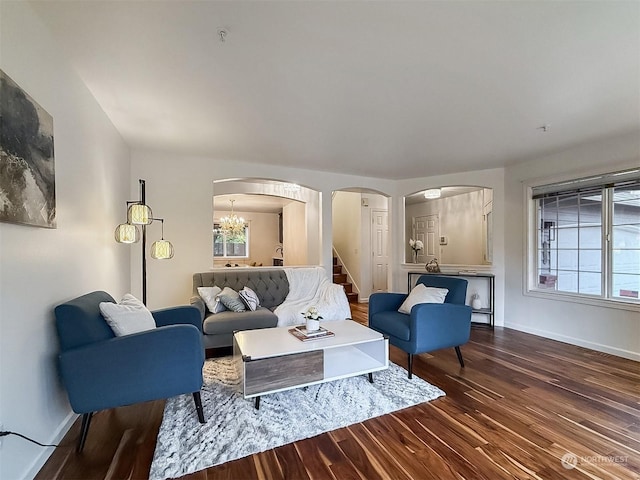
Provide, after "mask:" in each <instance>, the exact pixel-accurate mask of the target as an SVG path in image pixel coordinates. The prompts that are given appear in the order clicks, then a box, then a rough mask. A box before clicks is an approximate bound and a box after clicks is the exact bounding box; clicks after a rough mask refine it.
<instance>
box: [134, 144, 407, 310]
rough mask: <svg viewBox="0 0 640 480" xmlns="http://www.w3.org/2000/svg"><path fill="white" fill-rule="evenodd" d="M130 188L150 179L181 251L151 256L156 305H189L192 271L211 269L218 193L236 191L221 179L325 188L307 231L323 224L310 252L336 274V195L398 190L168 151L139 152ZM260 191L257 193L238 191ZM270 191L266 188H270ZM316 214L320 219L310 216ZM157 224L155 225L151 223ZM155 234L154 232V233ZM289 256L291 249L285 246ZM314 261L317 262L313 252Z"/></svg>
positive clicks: (156, 208) (378, 182)
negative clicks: (333, 245) (349, 191)
mask: <svg viewBox="0 0 640 480" xmlns="http://www.w3.org/2000/svg"><path fill="white" fill-rule="evenodd" d="M131 168H132V176H131V183H130V188H131V192H132V195H134V196H135V195H137V193H136V192H137V184H138V183H137V179H138V178H143V179H145V180H146V186H147V203H148V204H149V205H151V206H152V207H153V212H154V215H158V216H159V217H162V218H164V219H165V238H168V239H170V240H171V242H172V243H173V244H174V247H175V250H176V253H175V256H174V258H173V259H171V260H168V261H156V260H151V259H149V260H148V263H147V269H148V275H147V277H148V292H149V293H148V299H147V300H148V304H149V306H150V307H151V308H159V307H164V306H170V305H177V304H184V303H188V301H189V297H190V296H191V289H192V275H193V274H194V273H196V272H203V271H208V270H209V269H210V268H211V255H212V253H211V231H210V230H211V217H212V210H213V201H212V198H213V194H214V190H215V193H216V194H227V193H231V192H229V191H226V190H224V188H222V187H223V186H224V183H215V184H214V183H213V182H215V181H216V180H223V179H229V178H238V179H241V178H247V177H251V178H267V179H275V180H281V181H284V182H291V183H297V184H299V185H303V186H305V187H308V188H310V189H313V190H316V191H318V192H320V199H319V200H320V205H319V207H316V208H314V209H313V210H314V211H310V209H309V208H307V211H306V215H307V232H309V231H311V225H310V224H313V223H314V222H315V225H321V230H320V231H319V232H318V231H317V230H313V231H314V233H315V234H314V235H313V236H311V235H309V234H308V235H307V240H308V243H309V245H310V246H309V250H308V251H309V252H311V251H312V250H314V249H315V250H316V251H317V252H319V254H318V255H317V258H319V259H320V261H319V262H317V263H319V264H321V265H323V266H324V267H325V268H326V270H327V278H329V279H330V278H331V272H332V268H331V265H332V256H333V254H332V250H331V238H332V234H333V232H332V222H331V193H332V192H333V191H334V190H344V189H347V188H352V187H363V188H369V189H371V190H376V191H379V192H384V193H389V194H391V193H392V192H393V188H394V185H395V182H392V181H390V180H384V179H377V178H367V177H361V176H355V175H341V174H336V173H329V172H320V171H312V170H303V169H298V168H283V167H274V166H270V165H258V164H252V163H248V162H242V161H237V160H229V159H212V158H205V157H190V156H181V155H175V154H169V153H161V152H151V151H134V152H133V154H132V167H131ZM237 193H257V192H248V191H243V192H237ZM265 193H266V192H265ZM311 215H315V217H313V218H312V217H311ZM152 228H153V225H152ZM151 234H152V233H150V235H151ZM285 254H286V249H285ZM139 258H140V253H139V249H138V248H135V247H134V249H133V250H132V268H131V283H132V286H131V288H132V293H133V294H134V295H140V291H141V287H140V285H141V282H140V276H141V274H140V265H139ZM309 262H312V259H311V255H309Z"/></svg>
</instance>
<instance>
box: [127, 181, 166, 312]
mask: <svg viewBox="0 0 640 480" xmlns="http://www.w3.org/2000/svg"><path fill="white" fill-rule="evenodd" d="M138 181H139V182H140V199H139V200H132V201H128V202H127V223H121V224H120V225H118V226H117V227H116V231H115V238H116V242H118V243H137V242H139V241H140V230H142V303H144V304H145V305H146V304H147V225H150V224H151V223H152V222H153V221H154V220H155V221H158V222H160V223H161V224H162V237H161V240H158V241H155V242H153V244H152V245H151V258H155V259H157V260H168V259H170V258H173V253H174V252H173V245H172V244H171V242H169V241H167V240H165V239H164V219H163V218H153V212H152V211H151V207H149V206H148V205H147V204H146V195H145V181H144V180H138ZM138 226H139V227H140V228H138Z"/></svg>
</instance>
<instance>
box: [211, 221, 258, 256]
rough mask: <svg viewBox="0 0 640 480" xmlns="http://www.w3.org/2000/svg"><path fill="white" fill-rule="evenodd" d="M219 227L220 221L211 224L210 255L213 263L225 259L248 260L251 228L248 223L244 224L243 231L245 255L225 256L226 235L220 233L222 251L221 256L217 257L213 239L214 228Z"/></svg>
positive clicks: (214, 236)
mask: <svg viewBox="0 0 640 480" xmlns="http://www.w3.org/2000/svg"><path fill="white" fill-rule="evenodd" d="M219 225H220V221H218V220H216V221H214V222H213V230H212V238H211V253H212V254H213V261H214V262H215V261H216V260H225V259H247V258H250V251H249V246H250V240H251V226H250V222H248V221H247V222H245V224H244V231H245V242H244V244H245V255H228V254H227V234H226V233H224V231H223V232H222V235H223V238H224V240H223V242H222V245H223V247H222V250H223V255H220V256H217V255H216V252H215V238H216V226H219Z"/></svg>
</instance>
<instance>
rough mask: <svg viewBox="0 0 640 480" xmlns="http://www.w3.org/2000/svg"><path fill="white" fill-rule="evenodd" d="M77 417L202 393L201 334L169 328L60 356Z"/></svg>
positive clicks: (184, 327)
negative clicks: (140, 403) (81, 414)
mask: <svg viewBox="0 0 640 480" xmlns="http://www.w3.org/2000/svg"><path fill="white" fill-rule="evenodd" d="M59 360H60V372H61V375H62V379H63V382H64V384H65V386H66V388H67V392H68V393H69V400H70V402H71V406H72V407H73V410H74V411H75V412H76V413H88V412H94V411H98V410H103V409H105V408H112V407H117V406H122V405H130V404H132V403H137V402H144V401H148V400H155V399H159V398H168V397H172V396H175V395H179V394H183V393H193V392H196V391H198V390H200V388H201V387H202V365H203V363H204V349H203V348H202V334H201V332H200V331H198V329H197V328H196V327H194V326H193V325H171V326H166V327H159V328H155V329H153V330H147V331H145V332H140V333H136V334H133V335H125V336H122V337H115V338H111V339H109V340H106V341H103V342H97V343H93V344H89V345H84V346H82V347H79V348H75V349H71V350H67V351H66V352H63V353H61V354H60V357H59Z"/></svg>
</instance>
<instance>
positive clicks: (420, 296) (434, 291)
mask: <svg viewBox="0 0 640 480" xmlns="http://www.w3.org/2000/svg"><path fill="white" fill-rule="evenodd" d="M448 292H449V290H447V289H446V288H435V287H426V286H424V285H423V284H422V283H419V284H417V285H416V286H415V287H413V290H411V293H410V294H409V296H408V297H407V298H406V299H405V301H404V302H402V305H400V308H399V309H398V311H399V312H400V313H406V314H407V315H409V314H410V313H411V309H412V308H413V306H414V305H418V304H420V303H444V299H445V298H446V296H447V293H448Z"/></svg>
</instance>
